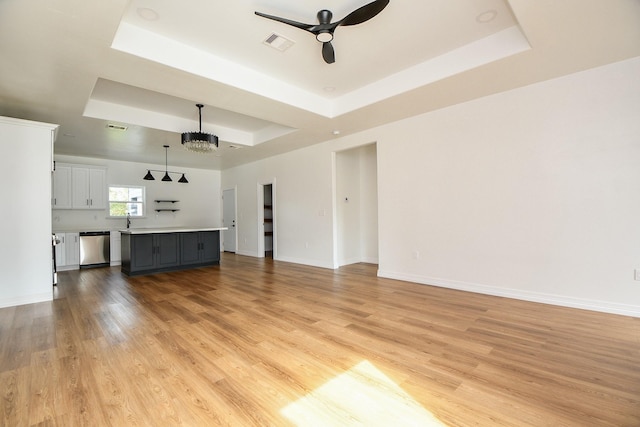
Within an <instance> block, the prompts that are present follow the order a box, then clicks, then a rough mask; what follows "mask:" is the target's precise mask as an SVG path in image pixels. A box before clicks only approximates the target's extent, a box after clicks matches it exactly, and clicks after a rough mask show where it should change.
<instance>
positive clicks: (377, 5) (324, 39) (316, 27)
mask: <svg viewBox="0 0 640 427" xmlns="http://www.w3.org/2000/svg"><path fill="white" fill-rule="evenodd" d="M388 4H389V0H375V1H373V2H371V3H369V4H365V5H364V6H362V7H360V8H358V9H356V10H354V11H353V12H351V13H350V14H348V15H347V16H345V17H344V18H342V19H341V20H339V21H336V22H331V18H332V17H333V13H331V11H330V10H326V9H323V10H321V11H320V12H318V22H319V23H318V24H303V23H302V22H296V21H292V20H290V19H286V18H280V17H278V16H272V15H267V14H265V13H261V12H256V15H258V16H262V17H263V18H267V19H272V20H274V21H278V22H282V23H283V24H287V25H291V26H294V27H296V28H300V29H301V30H305V31H308V32H310V33H312V34H313V35H315V36H316V40H318V41H319V42H320V43H322V58H324V61H325V62H326V63H327V64H333V63H334V62H336V55H335V51H334V50H333V46H332V45H331V40H333V32H334V31H335V30H336V28H338V26H340V25H343V26H348V25H356V24H362V23H363V22H365V21H368V20H369V19H371V18H373V17H374V16H376V15H377V14H378V13H380V12H382V10H383V9H384V8H385V7H387V5H388Z"/></svg>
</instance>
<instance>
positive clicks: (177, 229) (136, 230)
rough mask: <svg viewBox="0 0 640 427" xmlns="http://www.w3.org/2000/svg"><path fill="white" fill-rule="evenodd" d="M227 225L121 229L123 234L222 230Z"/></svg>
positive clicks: (225, 228)
mask: <svg viewBox="0 0 640 427" xmlns="http://www.w3.org/2000/svg"><path fill="white" fill-rule="evenodd" d="M222 230H227V227H197V228H192V227H189V228H187V227H182V228H181V227H169V228H128V229H124V230H119V231H120V233H122V234H157V233H190V232H195V231H222Z"/></svg>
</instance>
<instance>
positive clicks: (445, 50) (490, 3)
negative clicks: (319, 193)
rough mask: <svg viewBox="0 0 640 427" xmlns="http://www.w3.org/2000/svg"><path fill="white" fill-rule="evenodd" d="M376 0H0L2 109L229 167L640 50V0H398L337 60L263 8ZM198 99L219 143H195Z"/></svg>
mask: <svg viewBox="0 0 640 427" xmlns="http://www.w3.org/2000/svg"><path fill="white" fill-rule="evenodd" d="M369 2H370V0H346V1H344V0H343V1H337V0H308V1H305V2H299V1H292V0H271V1H266V0H253V1H252V0H245V1H222V0H182V1H179V2H178V1H175V0H132V1H126V0H110V1H108V2H105V1H98V0H29V1H24V0H0V63H1V64H2V66H0V115H5V116H11V117H19V118H25V119H30V120H38V121H45V122H50V123H56V124H60V125H61V127H60V130H59V133H58V139H57V141H56V148H55V151H56V153H57V154H68V155H76V156H85V157H97V158H105V159H114V160H125V161H136V162H146V163H156V164H162V163H164V149H163V148H162V146H163V144H168V145H170V146H171V148H172V150H171V151H170V152H169V158H170V163H171V164H172V165H175V166H183V167H197V168H205V169H225V168H228V167H232V166H235V165H238V164H242V163H246V162H250V161H254V160H258V159H262V158H265V157H268V156H272V155H276V154H279V153H283V152H286V151H289V150H293V149H297V148H301V147H304V146H308V145H311V144H316V143H320V142H323V141H326V140H328V139H331V138H335V137H336V136H334V135H333V131H334V130H339V131H340V135H346V134H350V133H354V132H357V131H360V130H363V129H367V128H371V127H374V126H378V125H382V124H385V123H388V122H391V121H395V120H399V119H402V118H405V117H409V116H413V115H416V114H421V113H424V112H428V111H432V110H435V109H438V108H443V107H446V106H449V105H452V104H456V103H460V102H465V101H468V100H472V99H475V98H478V97H481V96H486V95H490V94H492V93H496V92H501V91H505V90H509V89H513V88H516V87H520V86H524V85H528V84H532V83H535V82H538V81H542V80H547V79H550V78H554V77H558V76H562V75H566V74H569V73H573V72H578V71H581V70H584V69H588V68H592V67H596V66H600V65H604V64H607V63H610V62H614V61H619V60H623V59H627V58H630V57H635V56H640V25H638V22H640V1H638V0H562V1H557V0H535V1H534V0H508V1H507V0H391V1H390V3H389V5H388V6H387V7H386V8H385V9H384V10H383V11H382V12H381V13H380V14H379V15H377V16H376V17H374V18H373V19H371V20H369V21H367V22H365V23H362V24H360V25H355V26H350V27H338V28H337V30H336V32H335V38H334V41H333V46H334V48H335V51H336V62H335V63H334V64H326V63H325V62H324V61H323V60H322V56H321V44H320V43H318V42H317V41H316V40H315V38H314V36H313V35H312V34H309V33H307V32H305V31H302V30H299V29H297V28H294V27H291V26H288V25H285V24H282V23H279V22H275V21H272V20H268V19H265V18H261V17H259V16H256V15H255V14H254V11H260V12H264V13H267V14H270V15H276V16H281V17H284V18H287V19H291V20H296V21H301V22H306V23H315V22H317V21H316V14H317V12H318V11H319V10H320V9H329V10H331V11H332V12H333V15H334V21H335V20H338V19H341V18H342V17H344V16H346V15H347V14H348V13H350V12H351V11H353V10H355V9H357V8H358V7H361V6H363V5H365V4H367V3H369ZM149 17H151V18H152V19H149ZM492 17H493V19H490V18H492ZM487 20H488V22H483V21H487ZM272 33H277V34H278V35H280V36H283V37H285V38H287V39H290V40H291V41H293V42H294V44H293V45H292V46H291V47H290V48H289V49H288V50H286V51H284V52H280V51H279V50H276V49H274V48H272V47H270V46H267V45H265V44H264V43H263V41H264V40H265V39H266V38H267V37H268V36H269V35H271V34H272ZM196 103H202V104H204V105H205V107H204V109H203V112H202V114H203V124H202V129H203V131H205V132H210V133H215V134H216V135H218V136H219V138H220V141H221V142H220V149H219V150H218V151H217V152H216V153H215V154H213V155H198V154H194V153H190V152H187V151H185V150H183V149H182V148H181V147H180V135H179V133H181V132H184V131H194V130H197V129H198V110H197V108H196V107H195V104H196ZM110 123H112V124H117V125H122V126H125V127H127V130H126V131H117V130H112V129H109V128H108V127H107V125H108V124H110Z"/></svg>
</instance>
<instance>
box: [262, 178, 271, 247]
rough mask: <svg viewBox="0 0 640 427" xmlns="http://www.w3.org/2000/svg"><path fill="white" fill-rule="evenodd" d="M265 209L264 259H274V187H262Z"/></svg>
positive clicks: (267, 185) (269, 185) (268, 185)
mask: <svg viewBox="0 0 640 427" xmlns="http://www.w3.org/2000/svg"><path fill="white" fill-rule="evenodd" d="M262 197H263V201H264V203H263V209H264V257H265V258H271V259H273V209H274V206H273V186H272V184H266V185H263V186H262Z"/></svg>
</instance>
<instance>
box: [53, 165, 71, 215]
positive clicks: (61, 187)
mask: <svg viewBox="0 0 640 427" xmlns="http://www.w3.org/2000/svg"><path fill="white" fill-rule="evenodd" d="M51 207H53V209H71V167H70V166H58V165H56V169H55V171H54V172H53V197H52V198H51Z"/></svg>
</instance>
